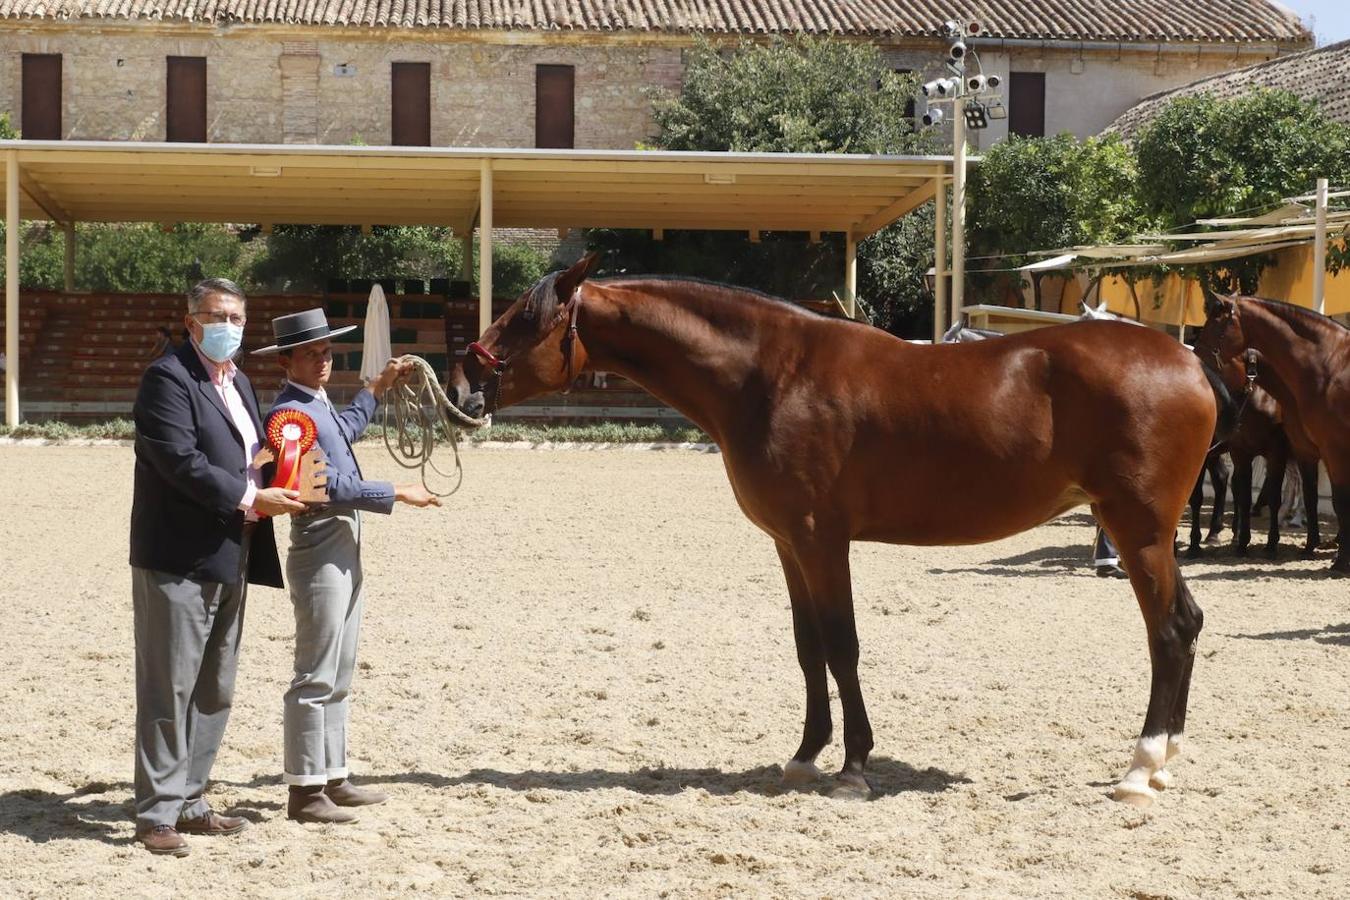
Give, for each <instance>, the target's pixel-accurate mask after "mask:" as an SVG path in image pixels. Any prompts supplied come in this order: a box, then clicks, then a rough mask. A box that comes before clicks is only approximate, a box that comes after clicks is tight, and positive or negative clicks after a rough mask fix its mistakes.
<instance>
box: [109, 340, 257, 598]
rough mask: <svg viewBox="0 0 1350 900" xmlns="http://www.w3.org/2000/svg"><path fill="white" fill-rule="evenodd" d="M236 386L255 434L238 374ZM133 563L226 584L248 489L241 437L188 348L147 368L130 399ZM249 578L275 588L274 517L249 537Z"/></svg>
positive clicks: (253, 399) (250, 402)
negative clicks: (133, 446) (133, 468)
mask: <svg viewBox="0 0 1350 900" xmlns="http://www.w3.org/2000/svg"><path fill="white" fill-rule="evenodd" d="M234 386H235V388H236V389H238V391H239V395H240V396H241V397H243V399H244V407H245V408H246V409H247V410H248V413H249V415H250V416H251V417H252V419H253V423H254V426H255V427H256V428H257V429H258V434H259V436H260V437H261V435H262V433H263V431H262V424H261V422H259V419H258V398H257V396H256V395H255V394H254V393H253V385H252V384H250V383H249V380H248V377H247V376H246V375H244V373H243V372H242V371H241V372H239V373H238V374H237V375H236V376H235V380H234ZM134 416H135V419H136V472H135V482H134V483H135V486H134V489H133V493H132V500H131V564H132V565H133V566H137V567H140V568H144V569H155V570H157V571H160V572H168V573H169V574H172V575H181V576H183V577H185V578H190V579H192V580H193V581H209V582H219V583H224V584H233V583H234V581H235V579H236V577H237V575H238V572H239V552H240V550H239V547H240V541H241V539H242V537H243V526H244V513H243V511H242V510H240V509H239V500H240V498H241V497H243V495H244V489H245V487H247V481H246V479H247V478H248V470H247V467H246V466H245V465H244V439H243V437H242V436H241V435H240V434H239V432H238V431H236V430H235V427H234V422H233V421H232V420H231V418H230V413H229V410H227V409H226V408H225V402H224V401H223V400H221V398H220V393H219V392H218V391H217V389H216V386H215V385H213V384H212V383H211V377H210V376H209V375H208V374H207V372H206V367H205V366H203V365H202V361H201V359H199V358H198V357H197V351H196V349H194V348H193V346H192V342H191V341H185V342H184V343H183V346H182V347H180V348H178V350H177V352H175V353H172V354H170V355H167V356H161V357H160V358H159V359H157V360H155V361H154V362H152V363H151V364H150V365H149V367H148V368H147V369H146V370H145V374H144V375H143V376H141V387H140V391H139V392H138V393H137V395H136V406H135V411H134ZM248 580H249V581H250V582H251V583H253V584H264V585H269V586H271V587H281V586H282V581H281V563H280V561H279V559H278V557H277V545H276V538H275V537H273V533H272V521H271V519H263V520H262V522H260V523H259V525H258V528H257V530H256V531H255V532H254V533H253V543H252V547H251V550H250V552H249V561H248Z"/></svg>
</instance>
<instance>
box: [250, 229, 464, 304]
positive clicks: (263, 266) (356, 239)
mask: <svg viewBox="0 0 1350 900" xmlns="http://www.w3.org/2000/svg"><path fill="white" fill-rule="evenodd" d="M265 242H266V251H265V252H262V253H259V254H258V256H257V257H256V258H255V260H254V261H253V264H252V265H251V267H250V269H249V273H248V280H249V282H250V283H251V284H252V285H254V286H255V287H257V288H260V289H264V290H271V291H321V290H323V289H324V288H325V286H326V284H327V281H328V279H330V278H414V277H422V278H427V277H437V278H441V277H449V276H452V275H454V274H455V273H456V272H458V271H459V260H460V249H459V242H458V241H455V240H451V236H450V230H449V229H448V228H431V227H422V226H406V225H391V226H376V227H374V228H373V229H371V233H370V234H368V235H365V234H362V233H361V229H360V228H357V227H355V226H350V225H278V226H276V228H275V229H274V230H273V232H272V234H270V235H267V236H266V238H265Z"/></svg>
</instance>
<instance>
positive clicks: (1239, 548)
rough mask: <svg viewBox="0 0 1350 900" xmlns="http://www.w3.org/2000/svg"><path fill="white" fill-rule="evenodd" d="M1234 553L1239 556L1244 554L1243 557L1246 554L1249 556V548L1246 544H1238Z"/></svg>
mask: <svg viewBox="0 0 1350 900" xmlns="http://www.w3.org/2000/svg"><path fill="white" fill-rule="evenodd" d="M1233 553H1234V554H1235V555H1237V556H1243V557H1245V556H1247V548H1246V547H1245V546H1242V545H1239V546H1236V547H1234V548H1233Z"/></svg>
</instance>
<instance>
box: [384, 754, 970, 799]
mask: <svg viewBox="0 0 1350 900" xmlns="http://www.w3.org/2000/svg"><path fill="white" fill-rule="evenodd" d="M867 775H868V778H869V780H870V781H871V782H872V787H873V788H874V790H875V791H876V795H877V796H878V797H885V796H890V795H892V794H905V793H912V792H914V793H923V794H937V793H941V792H943V791H946V790H948V789H950V788H951V787H952V786H953V785H957V784H969V783H970V779H969V778H966V777H965V776H964V775H956V774H953V773H951V772H946V771H943V770H942V769H937V768H931V767H930V768H927V769H916V768H914V767H913V766H910V765H908V764H906V763H903V762H900V761H898V760H894V759H889V758H887V757H884V756H873V757H872V758H871V759H870V760H869V761H868V767H867ZM782 779H783V770H782V768H781V767H779V766H776V765H773V766H757V767H755V768H753V769H746V770H744V771H741V772H724V771H722V770H721V769H672V768H644V769H637V770H635V771H632V772H612V771H609V770H606V769H590V770H587V771H583V772H541V771H537V770H528V771H524V772H502V771H499V770H497V769H473V770H471V771H469V772H466V773H464V774H463V775H453V776H449V775H437V774H433V773H430V772H403V773H399V774H390V775H378V774H375V773H372V774H371V775H370V777H369V778H368V779H366V781H368V782H376V783H385V784H388V783H402V784H424V785H427V786H428V787H433V788H447V787H458V786H461V785H490V786H492V787H497V788H503V789H506V790H511V791H534V790H543V791H595V790H606V789H610V788H619V789H621V790H625V791H632V792H633V793H635V794H646V795H649V796H669V795H673V794H680V793H683V792H684V791H692V790H701V791H707V792H708V793H710V794H715V795H717V796H729V795H731V794H738V793H749V794H759V795H761V796H765V797H776V796H780V795H782V794H787V793H792V789H790V788H785V787H783V784H782ZM833 786H834V779H833V778H832V777H828V776H827V777H824V778H821V779H820V780H819V781H816V782H814V783H812V784H810V785H807V786H805V788H804V790H805V791H807V792H811V793H828V792H829V790H830V788H831V787H833Z"/></svg>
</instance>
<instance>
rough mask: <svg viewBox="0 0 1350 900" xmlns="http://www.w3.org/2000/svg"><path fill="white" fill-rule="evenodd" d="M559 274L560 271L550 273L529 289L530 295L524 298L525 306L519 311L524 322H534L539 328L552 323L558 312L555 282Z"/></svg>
mask: <svg viewBox="0 0 1350 900" xmlns="http://www.w3.org/2000/svg"><path fill="white" fill-rule="evenodd" d="M561 274H562V271H561V270H559V271H557V272H550V273H548V274H547V275H545V276H544V277H543V278H541V279H539V280H538V281H537V282H535V285H534V287H532V288H530V293H529V294H528V295H527V296H526V297H525V305H524V307H522V308H521V311H520V312H521V315H522V316H524V317H525V320H526V321H529V322H536V323H538V324H539V326H540V327H541V328H542V327H543V326H544V325H545V324H547V323H548V322H552V321H553V315H554V313H556V312H557V310H558V290H557V282H558V276H559V275H561Z"/></svg>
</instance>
